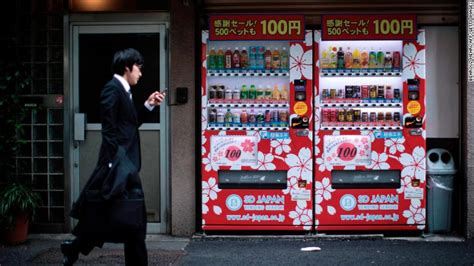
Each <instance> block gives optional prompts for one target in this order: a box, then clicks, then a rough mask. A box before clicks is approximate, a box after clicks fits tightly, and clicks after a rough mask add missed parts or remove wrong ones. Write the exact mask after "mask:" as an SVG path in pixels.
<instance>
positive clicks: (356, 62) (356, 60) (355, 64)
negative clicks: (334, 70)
mask: <svg viewBox="0 0 474 266" xmlns="http://www.w3.org/2000/svg"><path fill="white" fill-rule="evenodd" d="M352 68H353V69H359V68H360V52H359V50H358V49H357V48H355V50H354V53H353V54H352Z"/></svg>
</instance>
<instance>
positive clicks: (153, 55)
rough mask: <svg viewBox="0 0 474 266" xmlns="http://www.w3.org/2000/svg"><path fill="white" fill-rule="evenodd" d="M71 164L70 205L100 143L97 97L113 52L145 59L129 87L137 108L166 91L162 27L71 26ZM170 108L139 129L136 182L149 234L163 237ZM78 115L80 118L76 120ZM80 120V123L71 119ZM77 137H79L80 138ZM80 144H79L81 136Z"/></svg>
mask: <svg viewBox="0 0 474 266" xmlns="http://www.w3.org/2000/svg"><path fill="white" fill-rule="evenodd" d="M70 25H71V27H70V45H69V49H70V50H69V51H70V52H69V54H70V56H69V59H70V67H71V70H70V77H69V78H70V88H71V89H70V95H69V96H68V99H70V101H71V104H70V106H71V108H70V109H69V110H71V112H72V113H73V114H74V115H72V116H70V117H73V118H71V122H70V123H69V124H70V125H71V130H70V132H73V133H74V134H73V135H74V136H73V138H71V139H73V142H74V145H73V152H72V159H71V160H70V167H71V168H70V169H73V170H72V173H71V180H70V184H71V186H70V187H71V200H72V202H74V200H76V199H77V197H78V196H79V193H80V191H81V190H82V188H83V186H84V185H85V183H86V182H87V180H88V178H89V176H90V174H91V173H92V171H93V169H94V168H95V166H96V163H97V159H98V154H99V149H100V144H101V141H102V136H101V124H100V117H99V97H100V91H101V89H102V87H103V86H104V85H105V84H106V83H107V82H108V81H109V80H110V79H111V78H112V72H111V63H112V58H113V55H114V53H115V52H116V51H118V50H121V49H124V48H129V47H131V48H135V49H136V50H138V51H139V52H140V53H141V54H142V55H143V57H144V59H145V64H144V65H143V69H142V73H143V76H142V78H141V79H140V82H139V83H138V84H137V85H136V86H134V87H132V94H133V101H134V104H135V105H136V106H139V105H143V104H144V102H145V100H146V98H147V97H148V95H149V94H150V93H151V92H153V91H155V90H163V89H164V88H165V87H167V84H168V80H167V76H168V75H167V62H168V60H167V58H168V54H167V52H168V51H167V49H166V46H167V45H166V24H140V23H136V24H134V23H126V24H125V23H123V22H122V23H110V22H107V23H77V24H75V23H71V24H70ZM167 113H168V108H167V105H166V104H162V105H160V107H159V110H157V111H156V112H155V113H154V115H153V116H151V117H150V118H149V119H148V120H146V121H145V123H143V124H142V125H141V127H140V128H139V132H140V139H141V159H142V167H141V171H140V177H141V180H142V185H143V189H144V193H145V202H146V207H147V218H148V228H147V229H148V230H147V231H148V233H167V232H168V229H167V228H168V222H167V221H168V220H169V219H168V217H167V216H166V215H167V213H168V211H167V206H168V198H169V197H168V193H169V189H168V174H167V173H168V167H167V163H166V162H168V159H167V158H168V141H167V139H168V138H167V137H168V133H167V132H168V115H167ZM77 114H83V115H80V116H77ZM76 116H77V117H83V118H84V119H82V120H81V119H75V118H76ZM78 132H79V133H80V134H78ZM81 134H82V136H83V137H82V138H77V135H81Z"/></svg>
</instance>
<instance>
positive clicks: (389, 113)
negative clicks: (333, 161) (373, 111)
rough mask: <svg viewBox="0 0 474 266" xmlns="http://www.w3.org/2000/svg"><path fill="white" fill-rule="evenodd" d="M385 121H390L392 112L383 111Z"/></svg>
mask: <svg viewBox="0 0 474 266" xmlns="http://www.w3.org/2000/svg"><path fill="white" fill-rule="evenodd" d="M385 121H386V122H392V113H391V112H387V113H385Z"/></svg>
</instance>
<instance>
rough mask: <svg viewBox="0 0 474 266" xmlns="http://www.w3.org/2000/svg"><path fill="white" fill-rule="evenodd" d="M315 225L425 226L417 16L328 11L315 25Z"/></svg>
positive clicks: (421, 51)
mask: <svg viewBox="0 0 474 266" xmlns="http://www.w3.org/2000/svg"><path fill="white" fill-rule="evenodd" d="M314 41H315V43H314V46H315V61H318V60H319V64H318V67H315V76H316V77H318V78H316V79H315V81H316V86H317V90H316V91H317V96H316V97H315V106H316V108H315V111H316V115H315V133H316V134H315V144H316V145H315V150H314V154H315V161H314V167H315V228H316V230H318V231H324V230H371V231H375V230H422V229H424V226H425V221H426V215H425V205H426V197H425V188H426V178H425V169H426V167H425V166H426V164H425V155H426V134H425V111H426V110H425V65H424V64H425V33H424V31H422V30H420V31H418V30H416V17H415V16H405V15H403V16H396V15H393V16H392V15H383V16H373V15H364V16H350V15H343V16H337V15H334V16H332V15H331V16H323V30H322V32H319V31H318V32H315V40H314Z"/></svg>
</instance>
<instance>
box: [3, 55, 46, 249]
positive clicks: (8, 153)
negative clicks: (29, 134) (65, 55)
mask: <svg viewBox="0 0 474 266" xmlns="http://www.w3.org/2000/svg"><path fill="white" fill-rule="evenodd" d="M29 77H30V76H29V74H28V70H27V69H26V68H25V67H24V66H22V65H20V64H11V63H5V62H1V63H0V132H1V133H0V226H1V227H0V228H2V232H1V234H2V236H3V237H4V238H5V237H6V239H4V241H5V242H7V243H11V244H16V243H20V242H23V241H25V240H26V234H27V232H28V231H27V230H28V221H29V218H30V217H31V215H32V214H34V212H35V208H36V207H38V205H39V204H40V197H39V195H38V193H36V192H33V191H32V190H31V188H30V187H28V186H27V185H25V184H24V182H22V181H24V180H21V179H20V178H19V177H18V175H17V169H18V167H19V166H18V165H17V164H16V160H15V158H16V156H18V152H19V149H20V146H21V145H22V144H23V143H24V142H25V141H24V140H21V137H20V136H21V134H22V130H23V129H22V122H23V121H24V118H25V117H26V114H27V110H26V108H25V107H24V106H23V105H22V104H21V101H20V95H21V93H24V92H25V89H27V88H29V85H30V78H29Z"/></svg>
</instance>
